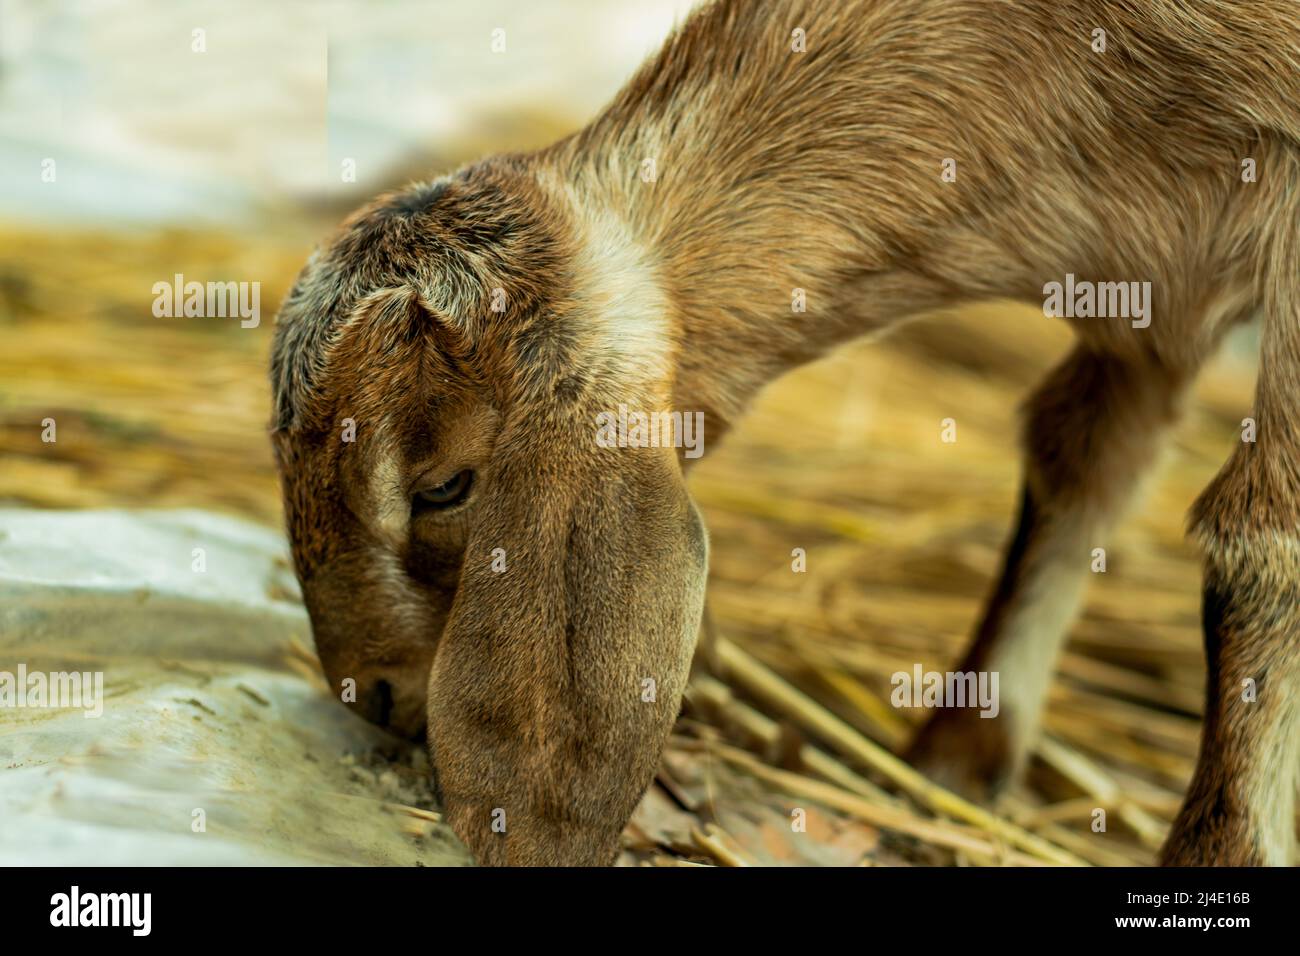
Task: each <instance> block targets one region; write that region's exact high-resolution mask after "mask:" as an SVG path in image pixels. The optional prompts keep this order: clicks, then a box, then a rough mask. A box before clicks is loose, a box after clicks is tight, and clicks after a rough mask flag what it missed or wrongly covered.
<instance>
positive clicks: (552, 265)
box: [272, 0, 1300, 864]
mask: <svg viewBox="0 0 1300 956" xmlns="http://www.w3.org/2000/svg"><path fill="white" fill-rule="evenodd" d="M1298 14H1300V10H1298V9H1297V6H1296V5H1295V4H1294V3H1290V2H1270V3H1251V4H1246V3H1230V2H1226V0H1188V2H1185V3H1179V4H1168V3H1157V2H1154V0H1128V2H1123V0H1083V2H1077V3H1071V4H1062V3H1059V2H1056V0H1009V2H1006V3H990V2H973V0H839V2H825V0H822V2H807V3H803V2H797V0H771V2H761V0H721V2H716V3H713V4H710V5H708V6H706V7H704V8H702V9H701V10H699V11H697V12H696V13H695V14H694V15H692V16H691V17H690V18H689V19H688V21H687V22H686V23H685V24H684V25H683V26H682V27H681V28H680V29H679V30H677V31H676V32H675V33H674V34H673V36H672V37H671V38H670V39H669V41H668V42H667V44H666V45H665V46H664V48H663V49H662V50H661V52H660V53H659V54H658V55H657V56H656V57H654V58H653V59H652V60H651V61H650V62H649V63H647V65H646V66H645V67H644V68H643V69H642V70H641V71H640V72H639V73H638V74H637V75H636V76H635V77H634V78H633V79H632V80H631V82H630V83H629V84H628V86H627V87H626V88H625V89H624V90H623V91H622V92H621V93H620V94H619V95H618V97H617V98H616V99H615V100H614V102H613V103H612V104H611V105H610V106H609V108H608V109H606V110H605V111H604V112H603V113H602V114H601V115H600V116H599V117H597V118H596V119H595V120H594V121H593V122H592V123H591V124H590V125H589V126H588V127H586V128H585V129H583V130H582V131H580V132H579V133H577V134H575V135H574V136H571V137H569V138H568V139H565V140H563V141H561V142H560V143H557V144H555V145H554V146H553V147H550V148H548V149H544V150H541V151H539V152H537V153H534V154H530V155H526V156H504V157H496V158H492V159H488V160H485V161H483V162H481V163H478V164H475V165H474V166H471V167H469V168H467V169H465V170H462V171H461V172H459V173H457V174H456V175H454V176H452V177H449V178H447V179H444V180H440V181H438V182H436V183H432V184H422V185H419V186H414V187H411V188H409V189H407V190H403V191H401V192H398V193H395V194H390V195H388V196H384V197H381V198H380V199H378V200H376V201H375V202H373V203H371V204H370V205H368V206H367V207H365V208H364V209H362V210H361V211H359V212H358V213H357V214H355V215H354V216H353V217H352V218H351V219H350V220H349V221H348V222H347V223H345V224H344V225H343V226H342V227H341V229H340V231H339V233H338V234H337V235H336V236H335V237H334V239H333V240H332V241H331V243H330V244H329V245H328V246H327V247H326V248H325V250H324V251H322V252H321V253H319V254H318V255H317V256H315V257H314V258H313V260H312V262H310V263H309V264H308V266H307V267H306V269H304V272H303V275H302V276H301V278H300V279H299V282H298V284H297V285H296V286H295V288H294V290H293V292H292V293H291V294H290V296H289V298H288V300H287V301H286V303H285V305H284V308H283V310H282V312H281V315H280V318H279V321H278V324H277V330H276V342H275V347H274V354H273V359H272V380H273V384H274V387H275V393H276V412H275V430H274V442H275V446H276V449H277V454H278V458H279V461H280V464H281V469H282V473H283V484H284V495H285V502H286V512H287V521H288V529H289V536H290V539H291V541H292V545H293V554H294V560H295V564H296V567H297V571H298V574H299V576H300V578H301V580H302V582H303V588H304V593H305V596H306V600H307V605H308V609H309V611H310V613H311V617H312V622H313V627H314V630H315V633H316V638H317V643H318V646H319V649H320V653H321V658H322V661H323V663H324V665H325V669H326V672H327V674H328V675H329V677H330V679H331V681H332V682H334V683H336V684H341V682H342V681H343V680H344V679H345V678H348V677H351V678H352V679H354V680H355V681H356V682H357V686H358V697H357V701H358V704H359V705H360V706H362V707H363V709H366V710H367V712H368V713H369V715H370V716H372V717H373V718H375V719H382V720H383V721H384V722H386V723H388V724H390V725H391V726H393V727H394V728H395V729H397V730H399V731H402V732H407V733H411V734H417V733H419V732H420V730H421V729H422V727H423V726H424V725H425V717H426V704H427V719H428V727H429V728H430V743H431V746H432V751H433V756H434V763H435V766H436V769H437V773H438V777H439V783H440V786H441V788H442V791H443V795H444V799H445V801H446V805H447V811H448V815H449V818H450V820H451V822H452V824H453V826H455V828H456V829H457V831H458V832H459V833H460V834H461V836H462V837H463V838H464V839H465V840H466V841H467V843H468V844H469V845H470V847H471V848H472V849H473V850H474V852H475V853H476V854H477V856H478V857H479V859H480V860H481V861H483V862H486V863H517V864H526V863H588V864H602V863H608V862H610V861H611V860H612V859H613V857H614V855H615V853H616V852H617V847H618V837H619V833H620V832H621V830H622V827H623V825H624V824H625V822H626V820H627V818H628V816H629V815H630V813H631V811H632V809H633V807H634V806H635V804H636V802H637V800H638V799H639V797H640V795H641V793H642V792H643V790H644V788H645V787H646V785H647V784H648V782H649V780H650V779H651V777H652V775H653V773H654V771H655V767H656V764H657V761H658V757H659V753H660V750H661V748H662V746H663V743H664V741H665V739H666V736H667V734H668V733H669V731H670V730H671V727H672V725H673V722H674V720H675V718H676V716H677V710H678V706H679V703H680V698H681V693H682V690H683V687H684V684H685V680H686V675H687V668H688V665H689V659H690V654H691V649H692V647H693V645H694V641H695V634H696V630H697V628H698V624H699V618H700V613H701V611H700V608H701V604H702V595H703V587H704V579H705V573H706V570H705V569H706V563H707V546H706V543H705V538H704V532H703V528H702V525H701V524H700V521H699V518H698V515H697V514H696V512H695V509H694V506H693V505H692V504H691V501H690V498H689V495H688V493H687V491H686V486H685V483H684V477H683V475H684V471H685V468H686V466H687V465H689V460H688V459H685V458H683V457H680V456H678V455H677V454H675V453H673V451H672V450H671V449H657V448H642V449H633V448H603V447H600V446H599V445H598V444H597V443H596V441H595V439H594V436H595V425H594V420H595V416H596V415H597V414H598V413H600V412H602V411H606V410H611V409H615V408H617V407H618V405H619V404H626V405H629V406H630V407H633V408H638V407H639V408H643V409H646V410H657V409H665V408H673V409H677V410H682V411H686V412H695V411H702V412H704V413H705V422H706V426H705V427H706V435H707V437H708V441H709V445H708V447H709V448H715V447H717V440H718V439H719V438H720V437H721V436H722V435H723V434H724V433H725V432H726V431H727V429H728V428H729V427H730V426H731V425H732V424H733V423H734V422H735V421H736V420H737V418H738V417H739V416H740V415H741V414H742V413H743V412H744V410H745V408H746V406H747V405H748V403H749V402H750V401H751V399H752V398H753V396H754V395H755V393H756V392H757V391H758V390H759V389H760V388H762V386H763V385H764V384H766V383H767V382H769V381H771V380H772V379H773V378H774V377H776V376H778V375H780V374H781V373H783V372H784V371H786V370H788V369H790V368H792V367H794V366H797V365H799V364H801V363H803V362H806V361H809V360H811V359H813V358H816V357H817V356H819V355H821V354H824V353H825V352H826V351H827V350H829V349H831V348H833V347H835V346H836V345H838V344H840V343H843V342H845V341H848V340H851V339H854V338H857V337H860V336H862V335H866V334H869V333H873V332H877V331H880V330H883V329H885V328H887V327H889V326H891V325H894V324H895V323H897V322H899V321H901V320H903V319H905V318H908V317H911V316H915V315H918V314H921V313H923V312H926V311H930V310H933V309H935V308H936V307H941V306H947V305H952V304H957V303H963V302H970V301H975V300H981V299H995V298H996V299H1018V300H1023V301H1026V302H1032V303H1035V304H1041V303H1042V301H1043V289H1044V284H1045V283H1047V282H1051V281H1061V280H1062V279H1063V278H1064V276H1065V274H1066V273H1071V274H1073V275H1075V276H1076V277H1077V278H1078V279H1079V280H1089V281H1098V282H1103V281H1110V282H1114V281H1149V282H1150V283H1151V289H1152V302H1151V322H1150V325H1149V326H1148V327H1143V328H1135V327H1133V325H1132V323H1131V322H1130V321H1129V320H1128V319H1118V318H1110V319H1101V318H1082V319H1075V320H1071V322H1072V325H1073V327H1074V328H1075V331H1076V332H1077V333H1078V337H1079V343H1078V346H1077V348H1076V350H1075V351H1074V353H1073V354H1072V355H1071V356H1070V357H1069V358H1068V359H1067V360H1066V361H1065V362H1064V363H1063V364H1062V365H1061V366H1060V367H1059V368H1058V369H1057V370H1056V371H1054V372H1053V373H1052V374H1051V375H1050V376H1049V378H1048V379H1047V381H1046V382H1045V383H1044V384H1043V385H1042V386H1041V387H1040V388H1039V390H1038V391H1037V392H1036V393H1035V395H1034V396H1033V397H1032V399H1031V401H1030V403H1029V407H1028V414H1027V419H1026V431H1025V446H1026V467H1025V489H1024V500H1025V505H1024V508H1023V510H1022V515H1021V519H1020V527H1019V530H1018V531H1017V533H1016V535H1015V536H1014V538H1013V544H1012V547H1011V548H1010V549H1009V553H1008V557H1007V561H1006V567H1005V568H1004V572H1003V575H1002V578H1001V580H1000V582H999V583H998V585H997V586H996V587H995V588H994V590H993V591H992V593H991V596H990V599H989V602H988V606H987V607H986V609H985V613H984V616H983V620H982V623H981V625H980V626H979V628H978V629H977V631H976V640H975V643H974V645H973V647H972V649H971V651H970V654H969V655H968V658H967V662H966V663H967V666H968V667H972V668H977V669H978V668H991V669H997V670H999V672H1000V674H1001V687H1002V692H1003V713H1002V714H1001V715H1000V716H999V718H998V719H997V720H995V721H986V720H978V719H972V718H971V715H970V714H969V713H966V712H961V711H940V712H939V716H938V717H936V719H935V720H934V721H932V722H931V724H930V725H929V726H927V727H926V728H924V729H923V731H922V733H921V735H920V737H919V738H918V740H917V741H916V742H915V744H914V746H913V751H912V756H913V759H914V760H916V761H917V762H918V763H919V764H920V765H921V766H922V767H924V768H925V769H926V770H927V772H929V773H931V774H933V775H935V776H936V777H938V778H941V779H944V780H946V781H948V782H950V783H952V784H953V785H954V786H957V787H959V788H961V789H963V790H966V791H967V792H972V793H976V794H979V795H985V796H987V795H990V794H991V793H992V791H993V790H994V789H996V783H997V782H1000V781H1005V780H1006V779H1008V778H1009V777H1010V776H1011V775H1012V774H1013V773H1014V772H1015V770H1016V769H1017V767H1018V766H1019V765H1020V764H1021V763H1022V761H1023V759H1024V756H1025V754H1026V752H1027V751H1028V748H1029V747H1030V745H1031V743H1032V740H1033V736H1034V732H1035V727H1036V724H1037V719H1038V714H1039V710H1040V709H1041V705H1042V699H1043V695H1044V692H1045V687H1046V684H1047V682H1048V680H1049V679H1050V676H1051V671H1052V669H1053V662H1054V660H1055V656H1056V651H1057V649H1058V648H1059V646H1060V644H1061V642H1062V641H1063V639H1064V636H1065V634H1066V631H1067V630H1068V627H1069V623H1070V620H1071V617H1072V614H1073V612H1074V609H1075V607H1076V606H1077V603H1078V601H1079V599H1080V594H1081V587H1082V584H1081V582H1082V580H1083V577H1084V574H1085V573H1086V568H1087V562H1088V556H1089V553H1090V550H1091V549H1092V548H1093V547H1095V546H1096V545H1097V543H1098V542H1099V541H1100V540H1102V539H1103V538H1104V535H1105V534H1106V532H1107V530H1108V529H1109V528H1110V527H1111V526H1112V525H1113V524H1114V523H1115V521H1117V520H1118V519H1119V517H1120V516H1121V514H1122V510H1123V508H1124V506H1125V504H1126V503H1127V502H1128V501H1129V500H1130V498H1131V497H1132V494H1133V492H1134V486H1135V484H1136V483H1137V479H1138V477H1139V476H1140V474H1141V472H1142V470H1143V468H1144V467H1145V466H1146V465H1147V464H1148V463H1150V462H1151V461H1152V460H1153V459H1154V458H1155V456H1156V452H1157V450H1158V447H1159V443H1160V438H1161V436H1162V434H1164V433H1165V432H1167V430H1168V427H1169V426H1170V425H1171V424H1172V423H1173V422H1174V421H1176V420H1177V416H1178V409H1179V406H1180V404H1181V399H1182V396H1183V395H1184V394H1185V392H1186V390H1187V387H1188V385H1189V383H1190V382H1191V381H1192V380H1193V379H1194V377H1195V374H1196V372H1197V370H1198V368H1199V367H1200V366H1201V364H1202V363H1203V362H1204V361H1205V360H1206V358H1207V357H1208V356H1210V355H1211V354H1213V351H1214V349H1215V347H1216V345H1217V344H1218V342H1219V340H1220V338H1221V337H1222V335H1223V333H1224V331H1225V330H1226V329H1227V328H1229V327H1230V326H1231V325H1233V324H1234V323H1237V322H1240V321H1242V320H1244V319H1246V318H1248V317H1249V316H1250V315H1252V314H1253V313H1255V312H1256V311H1262V313H1263V324H1264V325H1263V327H1264V334H1263V344H1262V349H1261V373H1260V380H1259V385H1258V393H1257V401H1256V404H1257V407H1256V410H1255V412H1254V417H1255V418H1256V419H1257V421H1258V440H1257V441H1256V442H1253V443H1242V444H1241V445H1240V446H1239V447H1238V448H1237V449H1236V450H1235V452H1234V453H1233V455H1232V457H1231V459H1230V460H1229V462H1228V464H1227V465H1226V466H1225V468H1224V470H1223V472H1222V473H1221V474H1220V476H1219V477H1218V478H1217V479H1216V480H1215V482H1214V483H1213V484H1212V485H1211V487H1210V488H1209V489H1207V491H1206V493H1205V494H1204V495H1203V496H1202V497H1201V499H1200V501H1199V502H1198V503H1197V505H1196V507H1195V508H1194V510H1193V528H1194V530H1195V532H1196V534H1197V536H1198V537H1199V539H1200V540H1201V541H1202V542H1203V544H1204V545H1205V549H1206V569H1207V570H1206V581H1207V585H1206V616H1205V628H1206V644H1207V652H1208V656H1209V663H1210V678H1209V693H1208V700H1207V720H1206V725H1205V732H1204V739H1203V745H1202V751H1201V758H1200V761H1199V763H1198V767H1197V770H1196V775H1195V778H1194V780H1193V783H1192V786H1191V788H1190V790H1189V794H1188V797H1187V802H1186V804H1185V805H1184V807H1183V810H1182V812H1181V813H1180V815H1179V817H1178V820H1177V822H1176V823H1175V826H1174V828H1173V832H1172V833H1171V835H1170V837H1169V841H1168V843H1167V845H1166V847H1165V850H1164V860H1165V861H1166V862H1169V863H1220V864H1251V863H1284V862H1288V861H1290V860H1291V858H1292V854H1293V844H1294V835H1295V834H1294V808H1295V792H1294V791H1295V782H1296V773H1297V770H1298V768H1300V760H1298V759H1297V758H1298V755H1297V744H1296V731H1297V729H1300V727H1298V724H1300V706H1298V705H1297V700H1300V698H1298V697H1297V693H1298V692H1300V687H1298V686H1297V685H1298V683H1300V673H1298V671H1300V613H1298V612H1297V607H1298V606H1300V605H1298V604H1297V600H1296V598H1297V589H1298V587H1300V557H1298V554H1300V550H1298V549H1300V464H1298V462H1300V457H1298V456H1300V424H1297V423H1298V422H1300V408H1297V407H1296V406H1297V404H1298V403H1300V239H1298V234H1300V106H1298V105H1297V104H1300V15H1298ZM796 28H798V29H801V30H802V31H804V32H805V35H806V49H805V50H804V51H803V52H796V51H795V50H794V49H792V43H793V38H792V33H793V31H794V30H795V29H796ZM1096 29H1103V30H1105V31H1106V49H1105V51H1104V52H1098V51H1096V50H1094V48H1093V42H1094V35H1093V31H1094V30H1096ZM946 159H954V160H955V161H956V174H957V175H956V180H955V181H952V182H946V181H944V180H943V179H942V178H941V175H940V174H941V169H942V164H943V162H944V161H945V160H946ZM1247 159H1249V160H1252V161H1253V162H1254V163H1255V165H1256V168H1257V170H1258V177H1257V181H1255V182H1246V181H1243V176H1242V168H1243V161H1244V160H1247ZM647 161H652V165H651V164H650V163H648V162H647ZM651 168H652V169H653V173H654V175H653V176H649V175H647V174H646V173H647V171H648V170H650V169H651ZM795 289H801V290H804V294H805V296H806V301H807V312H806V313H800V314H793V313H792V311H791V307H790V303H791V297H792V290H795ZM1007 334H1008V335H1013V334H1014V328H1013V327H1011V326H1009V327H1008V330H1007ZM345 419H351V420H352V421H353V422H354V424H355V430H356V440H355V441H354V442H346V441H343V440H342V438H341V437H340V436H341V435H342V434H344V429H345V427H346V426H345V424H344V421H345ZM462 469H472V470H473V471H474V473H475V478H474V490H473V493H472V496H471V498H470V500H469V501H468V502H467V503H466V504H465V506H464V507H462V508H460V509H459V510H457V511H455V512H454V513H452V514H449V515H447V516H445V517H443V516H429V515H423V516H418V517H414V518H413V517H412V516H411V514H410V499H411V495H412V493H413V492H414V491H418V490H419V489H420V488H422V487H428V486H430V485H431V484H437V483H438V481H439V480H445V478H446V477H447V475H448V474H454V473H455V472H456V471H457V470H462ZM498 552H499V553H498ZM502 560H504V562H505V564H504V570H499V568H500V567H501V564H500V562H501V561H502ZM494 561H495V562H496V567H497V568H498V569H494ZM1247 680H1250V681H1253V682H1254V686H1255V687H1256V689H1257V693H1258V697H1257V699H1256V700H1255V701H1254V702H1249V703H1248V702H1246V701H1244V700H1243V699H1242V687H1243V682H1245V681H1247ZM646 681H652V682H653V683H652V684H649V685H647V684H646ZM647 686H649V687H652V688H653V692H652V693H650V694H647V693H646V691H645V689H646V687H647ZM990 781H992V782H993V784H994V785H993V786H990Z"/></svg>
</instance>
